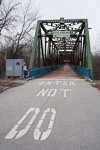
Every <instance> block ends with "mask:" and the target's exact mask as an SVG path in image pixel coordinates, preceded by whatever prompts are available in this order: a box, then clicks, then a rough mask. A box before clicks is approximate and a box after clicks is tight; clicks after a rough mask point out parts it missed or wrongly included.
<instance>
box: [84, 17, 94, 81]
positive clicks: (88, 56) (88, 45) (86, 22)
mask: <svg viewBox="0 0 100 150" xmlns="http://www.w3.org/2000/svg"><path fill="white" fill-rule="evenodd" d="M85 34H86V35H85V42H86V47H87V61H88V68H89V69H90V78H91V79H93V68H92V57H91V50H90V40H89V30H88V20H87V19H86V20H85Z"/></svg>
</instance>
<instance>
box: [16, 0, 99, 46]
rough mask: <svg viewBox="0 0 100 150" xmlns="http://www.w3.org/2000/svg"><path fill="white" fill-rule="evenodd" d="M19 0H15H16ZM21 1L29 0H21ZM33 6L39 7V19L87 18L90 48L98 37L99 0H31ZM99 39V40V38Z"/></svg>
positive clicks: (95, 43)
mask: <svg viewBox="0 0 100 150" xmlns="http://www.w3.org/2000/svg"><path fill="white" fill-rule="evenodd" d="M17 1H19V0H16V2H17ZM22 1H23V3H25V2H28V1H29V0H22ZM32 1H35V5H34V3H33V5H34V7H33V8H36V7H40V15H41V16H42V17H41V18H40V19H41V20H43V19H59V18H60V17H64V18H65V19H88V23H89V27H90V28H92V29H91V30H90V42H91V48H93V47H97V46H98V44H97V41H98V39H99V38H100V37H99V34H100V0H32ZM99 41H100V40H99Z"/></svg>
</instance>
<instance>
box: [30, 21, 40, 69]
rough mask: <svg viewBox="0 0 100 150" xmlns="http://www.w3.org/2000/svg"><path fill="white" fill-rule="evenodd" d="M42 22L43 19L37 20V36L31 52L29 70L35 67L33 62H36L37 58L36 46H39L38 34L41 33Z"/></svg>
mask: <svg viewBox="0 0 100 150" xmlns="http://www.w3.org/2000/svg"><path fill="white" fill-rule="evenodd" d="M40 23H41V21H38V22H37V27H36V32H35V38H34V42H33V49H32V54H31V58H30V64H29V70H30V69H33V64H34V59H35V52H36V47H37V40H38V34H39V28H40Z"/></svg>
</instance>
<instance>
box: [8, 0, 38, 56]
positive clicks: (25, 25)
mask: <svg viewBox="0 0 100 150" xmlns="http://www.w3.org/2000/svg"><path fill="white" fill-rule="evenodd" d="M22 10H23V13H22V15H21V16H19V20H18V22H17V24H18V26H17V28H16V29H15V30H16V31H15V34H14V33H13V34H11V35H12V36H6V41H7V45H8V46H9V47H10V50H9V51H8V53H9V54H11V55H9V57H10V58H13V59H14V58H18V56H19V55H20V53H21V51H22V50H23V49H24V48H25V47H27V45H28V44H29V43H30V42H32V40H33V35H32V34H33V31H34V29H35V25H34V23H35V21H36V20H37V19H38V18H39V15H38V14H39V10H35V11H33V8H32V3H31V1H29V3H28V4H27V5H26V7H25V9H23V8H22Z"/></svg>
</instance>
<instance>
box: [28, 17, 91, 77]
mask: <svg viewBox="0 0 100 150" xmlns="http://www.w3.org/2000/svg"><path fill="white" fill-rule="evenodd" d="M60 21H61V20H39V21H38V22H37V27H36V32H35V37H34V42H33V49H32V54H31V58H30V64H29V70H31V69H33V64H34V59H35V52H36V50H37V51H38V60H37V62H38V67H40V43H41V42H40V38H42V37H48V38H49V39H50V40H51V42H52V44H53V45H54V47H55V48H56V51H55V52H57V59H56V60H57V63H58V50H59V48H61V47H60V46H59V47H58V46H57V45H56V43H55V41H53V39H52V38H53V33H52V31H55V30H57V29H58V28H59V27H60V25H64V26H65V28H66V29H67V30H69V31H70V37H71V38H75V39H76V41H75V45H74V47H73V51H74V52H75V49H77V48H78V47H77V43H78V40H79V38H80V37H83V38H85V41H84V42H85V44H84V46H83V49H84V51H83V52H84V65H85V66H84V67H86V56H87V61H88V68H89V69H90V78H91V79H93V69H92V58H91V50H90V40H89V31H88V21H87V19H64V22H63V23H61V22H60ZM48 23H51V26H52V24H53V23H57V24H56V25H55V28H53V29H51V33H50V32H49V30H47V29H46V28H45V25H46V24H47V25H48ZM66 23H68V24H72V23H73V25H74V23H78V24H79V23H81V25H80V26H79V27H78V28H77V29H75V30H73V29H71V30H70V28H69V27H70V25H69V26H67V25H68V24H66ZM40 28H41V29H42V30H43V31H44V32H45V33H44V34H45V35H43V34H41V33H40ZM83 31H85V33H83ZM77 32H78V33H77ZM37 43H38V45H37ZM37 47H38V49H37ZM66 47H67V46H66ZM69 49H70V47H69ZM45 51H46V50H45ZM61 56H62V55H61ZM61 61H63V60H62V58H61Z"/></svg>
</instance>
